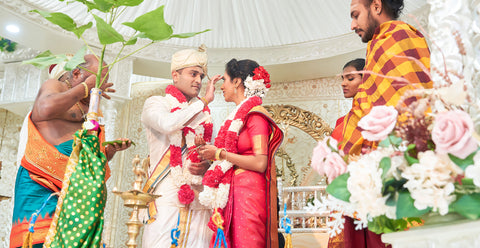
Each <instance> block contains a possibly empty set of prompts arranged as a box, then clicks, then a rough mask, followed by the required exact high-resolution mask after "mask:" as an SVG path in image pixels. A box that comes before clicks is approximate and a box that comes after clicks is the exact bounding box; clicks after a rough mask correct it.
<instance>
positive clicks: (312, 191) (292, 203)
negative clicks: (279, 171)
mask: <svg viewBox="0 0 480 248" xmlns="http://www.w3.org/2000/svg"><path fill="white" fill-rule="evenodd" d="M277 187H278V199H279V201H280V202H279V205H280V208H279V211H278V216H279V217H278V218H279V219H281V218H282V217H283V216H284V207H285V203H286V206H287V211H286V213H287V216H288V217H289V218H290V219H291V220H292V224H293V228H292V232H293V233H314V232H316V233H318V232H322V233H326V232H327V228H326V221H327V217H328V214H329V213H328V212H321V213H320V212H315V213H311V212H308V211H306V210H305V209H304V208H305V207H306V206H307V202H313V201H314V200H320V197H321V196H324V195H325V194H326V192H325V190H326V188H327V186H326V185H316V186H295V187H283V182H282V179H281V178H277ZM278 231H279V232H285V230H284V229H283V228H281V226H280V221H279V229H278Z"/></svg>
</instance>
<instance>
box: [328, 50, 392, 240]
mask: <svg viewBox="0 0 480 248" xmlns="http://www.w3.org/2000/svg"><path fill="white" fill-rule="evenodd" d="M364 67H365V59H354V60H351V61H349V62H348V63H346V64H345V65H344V66H343V73H342V89H343V96H344V97H345V98H353V97H354V96H355V95H356V94H357V91H358V86H359V85H360V84H361V83H362V79H363V75H362V74H358V73H353V72H355V71H362V70H363V68H364ZM344 118H345V116H342V117H340V118H338V120H337V122H336V125H335V129H334V130H333V132H332V135H331V136H332V138H334V139H336V140H337V141H338V144H339V146H340V142H342V138H343V136H342V133H343V124H344V123H343V119H344ZM344 218H345V224H344V225H345V227H344V228H343V232H342V233H340V234H338V235H337V236H335V237H334V238H331V239H329V240H328V247H329V248H330V247H332V248H350V247H355V248H366V247H385V246H384V245H383V243H382V242H381V239H380V235H378V234H375V233H373V232H371V231H369V230H368V229H362V230H355V224H354V220H353V219H352V218H350V217H348V216H344Z"/></svg>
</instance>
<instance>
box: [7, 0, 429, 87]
mask: <svg viewBox="0 0 480 248" xmlns="http://www.w3.org/2000/svg"><path fill="white" fill-rule="evenodd" d="M405 2H406V4H405V5H406V6H405V10H404V12H405V13H415V15H416V16H417V18H419V19H420V20H421V22H422V20H423V21H424V22H425V21H426V19H427V18H426V13H428V11H425V9H428V6H427V5H426V2H425V0H406V1H405ZM160 5H165V19H166V21H167V23H169V24H172V25H173V26H174V32H175V33H183V32H193V31H201V30H204V29H211V30H212V31H210V32H207V33H203V34H201V35H198V36H195V37H193V38H189V39H171V40H169V41H165V42H161V43H158V44H155V45H154V46H151V47H149V48H148V49H146V50H143V51H142V52H140V53H138V54H136V55H135V57H136V60H135V62H134V63H135V65H134V71H135V73H137V74H143V75H150V76H157V77H166V78H168V77H169V74H170V73H169V66H168V64H169V59H170V56H171V54H172V53H173V52H175V51H176V50H178V49H182V48H186V47H197V46H198V45H199V44H202V43H204V44H206V45H207V47H208V49H209V50H208V53H209V68H210V69H209V71H210V72H212V73H221V72H222V71H223V68H224V64H225V62H227V61H228V60H230V59H231V58H233V57H235V58H240V59H241V58H250V59H254V60H257V61H258V62H259V63H260V64H262V65H265V66H266V67H267V69H268V70H269V71H270V72H271V75H272V79H273V80H274V81H293V80H300V79H311V78H317V77H324V76H331V75H335V74H337V73H338V72H339V71H340V68H341V66H343V64H344V63H345V62H347V61H348V60H350V59H353V58H356V57H363V56H364V54H365V44H363V43H361V42H360V38H359V37H358V36H356V35H355V34H354V33H353V31H351V30H350V15H349V9H350V0H237V1H235V0H145V1H144V2H143V3H142V4H141V5H140V6H138V7H135V8H129V9H127V10H126V11H125V12H124V14H123V15H122V20H119V23H121V22H124V21H132V20H133V19H134V18H135V17H137V16H138V15H140V14H142V13H145V12H148V11H150V10H153V9H155V8H157V7H158V6H160ZM31 9H42V10H49V11H61V12H64V13H67V14H69V15H70V16H72V17H73V18H74V19H75V20H76V21H77V22H78V23H82V24H83V23H87V22H89V21H91V19H92V18H91V17H90V15H87V14H86V11H85V9H83V5H80V4H78V3H70V4H68V5H67V4H66V3H65V2H59V1H57V0H2V1H1V2H0V35H1V36H4V37H7V38H10V39H12V40H14V41H17V42H19V43H21V44H24V45H26V46H27V47H32V48H34V49H37V50H40V51H41V50H46V49H50V50H52V51H54V52H61V53H64V52H72V50H73V51H74V50H75V49H78V48H79V47H80V46H81V42H79V41H78V40H76V39H75V37H74V36H73V35H70V34H67V33H65V32H63V31H62V30H60V28H58V27H55V26H53V25H51V24H50V23H48V22H46V21H45V20H43V19H42V18H41V17H39V15H38V14H35V13H29V12H28V11H29V10H31ZM403 18H404V19H405V16H404V17H403ZM408 21H409V22H411V20H408ZM9 23H16V24H17V25H19V26H20V27H21V32H20V33H18V34H11V33H8V32H7V31H5V29H4V26H5V25H7V24H9ZM422 24H425V23H422ZM414 26H417V25H416V24H415V23H414ZM119 30H120V32H121V33H122V34H125V35H128V34H129V33H130V32H131V30H129V28H127V27H124V26H119ZM95 36H96V34H95V33H94V32H90V33H86V34H85V37H86V39H87V40H88V41H89V42H92V41H93V40H95ZM93 44H95V43H93ZM139 45H141V43H140V44H139ZM112 49H113V50H115V46H113V47H112ZM132 49H134V48H131V49H130V50H132Z"/></svg>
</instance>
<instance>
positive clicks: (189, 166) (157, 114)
mask: <svg viewBox="0 0 480 248" xmlns="http://www.w3.org/2000/svg"><path fill="white" fill-rule="evenodd" d="M206 72H207V54H206V53H205V49H204V48H203V47H200V48H199V50H194V49H186V50H181V51H178V52H176V53H175V54H173V56H172V63H171V73H172V79H173V85H169V86H168V87H167V88H166V90H165V93H166V95H165V96H152V97H150V98H148V99H147V100H146V101H145V104H144V107H143V112H142V117H141V120H142V123H143V125H144V127H145V129H146V133H147V140H148V146H149V151H150V168H149V171H148V173H149V179H148V181H147V183H146V185H145V187H144V191H145V192H149V193H153V194H157V195H161V197H159V198H158V199H156V200H155V202H154V203H151V204H150V206H149V209H148V222H147V223H148V224H147V225H146V226H145V230H144V234H143V245H144V246H145V247H149V248H154V247H158V248H160V247H162V248H163V247H170V245H171V244H172V243H173V244H176V245H178V246H179V247H198V248H202V247H205V248H206V247H208V245H209V242H210V239H211V237H212V232H211V231H210V229H209V228H208V226H207V224H208V221H209V219H210V213H211V210H210V209H208V208H207V207H204V206H202V205H200V203H199V202H198V199H197V196H198V192H199V191H201V190H202V185H201V180H202V176H203V174H204V173H205V172H206V170H207V169H208V167H209V163H208V162H207V161H200V160H199V159H198V153H196V147H195V145H194V138H195V136H196V135H200V136H203V137H204V138H205V139H206V140H207V139H208V140H209V139H211V136H212V128H213V125H212V122H211V117H210V110H209V109H208V107H207V105H208V103H210V102H212V101H213V99H214V91H215V87H214V82H216V81H218V80H219V79H220V77H219V76H218V77H215V78H213V79H212V80H211V81H209V82H208V85H207V89H206V93H205V96H204V97H201V98H199V97H198V94H199V92H200V89H201V86H202V80H203V78H204V77H205V75H206ZM172 230H179V233H180V235H179V238H178V240H177V239H175V240H172V239H171V235H170V234H171V231H172Z"/></svg>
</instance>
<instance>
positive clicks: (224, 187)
mask: <svg viewBox="0 0 480 248" xmlns="http://www.w3.org/2000/svg"><path fill="white" fill-rule="evenodd" d="M229 193H230V184H223V183H221V184H219V185H218V189H217V195H216V197H215V203H214V205H213V207H214V208H225V206H226V205H227V202H228V195H229Z"/></svg>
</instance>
